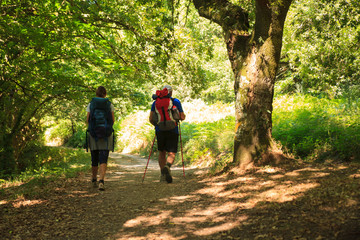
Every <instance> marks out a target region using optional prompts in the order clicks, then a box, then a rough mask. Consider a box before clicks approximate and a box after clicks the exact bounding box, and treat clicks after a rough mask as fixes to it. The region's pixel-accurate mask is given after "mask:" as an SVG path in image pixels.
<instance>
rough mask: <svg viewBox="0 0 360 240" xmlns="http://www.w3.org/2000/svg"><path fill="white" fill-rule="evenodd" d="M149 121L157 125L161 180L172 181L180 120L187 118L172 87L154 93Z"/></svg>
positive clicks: (167, 86) (166, 86) (165, 87)
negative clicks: (173, 94)
mask: <svg viewBox="0 0 360 240" xmlns="http://www.w3.org/2000/svg"><path fill="white" fill-rule="evenodd" d="M153 99H154V102H153V104H152V106H151V112H150V116H149V121H150V123H151V124H153V125H154V126H155V133H156V140H157V144H158V151H159V157H158V161H159V166H160V172H161V177H160V182H164V181H166V182H168V183H172V176H171V170H170V167H171V165H172V164H173V163H174V160H175V155H176V153H177V149H178V142H179V128H178V124H179V121H180V120H185V113H184V111H183V108H182V105H181V102H180V100H179V99H176V98H172V87H171V86H169V85H165V86H164V87H163V88H162V90H158V91H156V94H154V95H153Z"/></svg>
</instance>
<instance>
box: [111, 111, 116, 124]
mask: <svg viewBox="0 0 360 240" xmlns="http://www.w3.org/2000/svg"><path fill="white" fill-rule="evenodd" d="M111 116H112V120H113V123H114V122H115V116H114V112H111Z"/></svg>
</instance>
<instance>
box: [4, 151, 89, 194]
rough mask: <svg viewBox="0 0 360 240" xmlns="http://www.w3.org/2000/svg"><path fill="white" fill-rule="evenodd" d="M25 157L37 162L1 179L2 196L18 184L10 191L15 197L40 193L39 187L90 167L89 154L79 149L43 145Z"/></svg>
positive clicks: (72, 175)
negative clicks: (16, 173)
mask: <svg viewBox="0 0 360 240" xmlns="http://www.w3.org/2000/svg"><path fill="white" fill-rule="evenodd" d="M39 148H40V147H39ZM24 157H28V158H31V160H32V161H36V162H37V164H33V165H32V166H31V167H28V168H27V169H26V170H24V171H23V172H21V173H20V174H18V175H14V176H12V177H11V178H8V179H0V196H1V195H3V194H5V189H9V187H10V188H14V187H15V186H17V187H15V188H14V189H16V190H14V192H13V193H10V194H12V195H13V196H12V197H13V198H18V197H21V196H27V197H31V196H34V195H37V194H38V191H39V187H42V186H45V185H47V184H48V183H49V182H52V181H54V180H55V179H59V178H69V177H75V176H77V175H78V174H79V172H84V171H86V170H87V169H89V155H88V154H86V153H85V152H84V150H79V149H78V150H77V149H70V148H60V147H47V146H43V147H41V150H40V149H38V150H37V151H34V153H32V154H31V155H28V156H24ZM7 194H9V192H7Z"/></svg>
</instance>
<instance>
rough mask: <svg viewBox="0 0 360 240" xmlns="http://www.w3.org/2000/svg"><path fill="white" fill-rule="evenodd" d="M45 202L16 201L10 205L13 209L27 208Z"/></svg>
mask: <svg viewBox="0 0 360 240" xmlns="http://www.w3.org/2000/svg"><path fill="white" fill-rule="evenodd" d="M45 202H46V201H45V200H18V201H15V202H13V203H12V206H13V207H14V208H20V207H28V206H33V205H38V204H43V203H45Z"/></svg>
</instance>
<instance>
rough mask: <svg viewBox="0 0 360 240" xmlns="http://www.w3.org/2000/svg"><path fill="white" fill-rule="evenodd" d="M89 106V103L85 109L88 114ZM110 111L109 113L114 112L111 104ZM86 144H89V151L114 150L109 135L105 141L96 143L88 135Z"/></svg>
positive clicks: (101, 140)
mask: <svg viewBox="0 0 360 240" xmlns="http://www.w3.org/2000/svg"><path fill="white" fill-rule="evenodd" d="M90 104H91V103H89V105H88V106H87V108H86V111H87V112H88V113H89V112H90ZM110 111H111V112H114V111H115V108H114V105H113V104H112V103H111V105H110ZM88 143H89V148H90V150H113V149H114V137H113V134H111V136H110V137H108V138H106V139H98V140H97V141H96V140H95V138H93V137H92V136H91V135H90V134H89V133H88Z"/></svg>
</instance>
